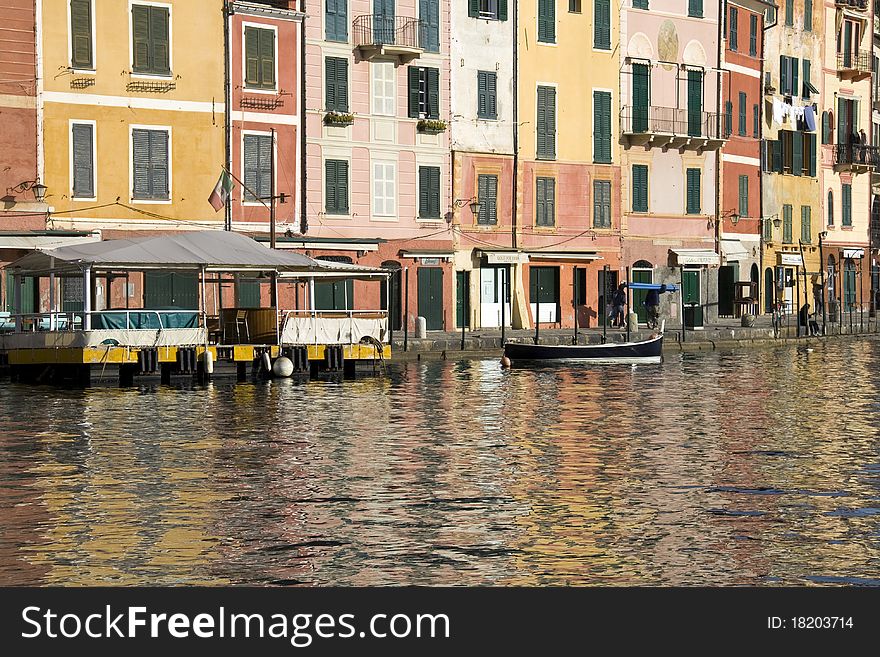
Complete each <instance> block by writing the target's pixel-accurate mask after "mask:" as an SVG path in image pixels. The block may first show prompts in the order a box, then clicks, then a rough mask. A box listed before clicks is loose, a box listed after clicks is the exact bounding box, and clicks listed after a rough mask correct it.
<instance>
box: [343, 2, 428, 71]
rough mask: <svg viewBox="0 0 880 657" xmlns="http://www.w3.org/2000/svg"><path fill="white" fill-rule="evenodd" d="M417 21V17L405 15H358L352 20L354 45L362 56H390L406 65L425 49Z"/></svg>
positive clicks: (369, 57)
mask: <svg viewBox="0 0 880 657" xmlns="http://www.w3.org/2000/svg"><path fill="white" fill-rule="evenodd" d="M420 24H421V21H420V20H418V19H416V18H407V17H406V16H384V15H382V14H367V15H365V16H358V17H357V18H355V19H354V21H352V30H353V31H354V47H355V48H357V49H358V50H360V52H361V56H362V57H363V58H364V59H367V60H370V59H373V58H374V57H389V56H390V57H398V58H399V59H400V62H401V63H402V64H405V63H407V62H409V61H412V60H413V59H416V58H417V57H418V56H419V55H421V54H422V52H423V51H424V48H422V46H421V42H420V39H419V34H420V32H421V30H420Z"/></svg>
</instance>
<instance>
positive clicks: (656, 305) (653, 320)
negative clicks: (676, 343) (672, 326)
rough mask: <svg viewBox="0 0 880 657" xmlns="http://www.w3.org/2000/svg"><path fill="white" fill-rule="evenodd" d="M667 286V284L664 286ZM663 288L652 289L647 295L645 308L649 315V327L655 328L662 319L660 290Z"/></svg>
mask: <svg viewBox="0 0 880 657" xmlns="http://www.w3.org/2000/svg"><path fill="white" fill-rule="evenodd" d="M662 287H663V288H665V287H666V286H665V285H664V286H662ZM661 291H663V290H662V289H661V290H656V289H651V290H648V294H646V295H645V310H646V311H647V315H648V328H652V329H655V328H657V326H658V322H659V320H660V292H661Z"/></svg>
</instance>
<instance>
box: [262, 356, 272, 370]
mask: <svg viewBox="0 0 880 657" xmlns="http://www.w3.org/2000/svg"><path fill="white" fill-rule="evenodd" d="M263 369H264V370H265V371H266V372H271V371H272V359H271V358H269V352H268V351H264V352H263Z"/></svg>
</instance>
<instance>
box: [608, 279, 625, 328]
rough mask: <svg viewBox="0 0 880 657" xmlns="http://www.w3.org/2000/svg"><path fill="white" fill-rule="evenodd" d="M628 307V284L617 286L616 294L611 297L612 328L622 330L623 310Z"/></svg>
mask: <svg viewBox="0 0 880 657" xmlns="http://www.w3.org/2000/svg"><path fill="white" fill-rule="evenodd" d="M625 307H626V283H621V284H620V285H618V286H617V289H616V290H615V291H614V294H612V295H611V326H612V327H614V328H622V327H623V325H624V324H623V323H624V321H625V319H624V312H623V309H624V308H625Z"/></svg>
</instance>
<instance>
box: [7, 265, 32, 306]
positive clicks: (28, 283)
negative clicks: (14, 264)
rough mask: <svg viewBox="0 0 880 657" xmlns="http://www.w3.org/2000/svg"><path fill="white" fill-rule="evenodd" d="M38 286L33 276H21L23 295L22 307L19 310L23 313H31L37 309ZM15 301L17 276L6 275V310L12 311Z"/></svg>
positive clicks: (21, 298)
mask: <svg viewBox="0 0 880 657" xmlns="http://www.w3.org/2000/svg"><path fill="white" fill-rule="evenodd" d="M35 294H36V286H35V285H34V279H33V277H31V276H23V277H22V278H21V297H19V299H20V301H19V303H20V305H21V307H20V308H19V309H18V312H19V313H20V314H22V315H29V314H31V313H35V312H37V311H36V300H35V296H34V295H35ZM13 303H15V277H14V276H13V275H12V274H7V275H6V311H7V312H12V304H13Z"/></svg>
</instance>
